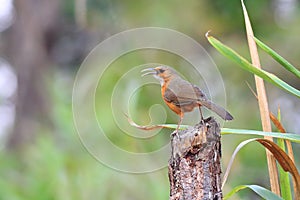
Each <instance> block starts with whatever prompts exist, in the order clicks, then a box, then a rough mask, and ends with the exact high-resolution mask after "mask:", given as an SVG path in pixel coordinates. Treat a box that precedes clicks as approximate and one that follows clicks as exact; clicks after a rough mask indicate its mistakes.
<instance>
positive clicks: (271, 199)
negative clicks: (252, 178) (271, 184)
mask: <svg viewBox="0 0 300 200" xmlns="http://www.w3.org/2000/svg"><path fill="white" fill-rule="evenodd" d="M245 188H249V189H251V190H252V191H253V192H255V193H256V194H258V195H259V196H260V197H262V198H264V199H268V200H283V199H282V198H281V197H279V196H277V195H276V194H274V193H273V192H271V191H270V190H268V189H266V188H263V187H261V186H259V185H239V186H237V187H235V188H234V189H233V190H232V191H230V192H229V193H228V194H227V195H225V196H224V198H223V199H224V200H226V199H228V198H229V197H231V196H232V195H234V194H235V193H237V192H238V191H240V190H243V189H245Z"/></svg>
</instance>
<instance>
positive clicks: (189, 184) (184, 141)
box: [168, 117, 222, 200]
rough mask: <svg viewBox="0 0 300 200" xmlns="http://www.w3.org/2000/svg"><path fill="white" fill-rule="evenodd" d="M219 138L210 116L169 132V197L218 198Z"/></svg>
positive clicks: (186, 199) (173, 199)
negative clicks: (177, 130) (176, 130)
mask: <svg viewBox="0 0 300 200" xmlns="http://www.w3.org/2000/svg"><path fill="white" fill-rule="evenodd" d="M220 139H221V135H220V127H219V124H218V123H217V122H216V121H215V119H214V118H211V117H210V118H208V119H205V120H203V121H201V122H200V123H198V124H196V125H195V126H194V127H190V128H188V129H186V130H182V131H179V132H178V133H176V132H173V134H172V136H171V146H172V155H171V159H170V160H169V166H168V168H169V181H170V200H194V199H202V200H206V199H207V200H219V199H222V190H221V164H220V159H221V141H220Z"/></svg>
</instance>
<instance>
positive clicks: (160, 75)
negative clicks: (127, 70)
mask: <svg viewBox="0 0 300 200" xmlns="http://www.w3.org/2000/svg"><path fill="white" fill-rule="evenodd" d="M142 73H143V74H142V76H146V75H153V76H154V77H155V78H156V79H158V80H159V82H160V83H161V84H163V83H165V82H166V81H168V80H169V79H170V78H171V77H172V76H178V75H177V73H176V71H175V70H174V69H172V68H171V67H167V66H158V67H155V68H147V69H144V70H142Z"/></svg>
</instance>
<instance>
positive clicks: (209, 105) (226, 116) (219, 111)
mask: <svg viewBox="0 0 300 200" xmlns="http://www.w3.org/2000/svg"><path fill="white" fill-rule="evenodd" d="M199 103H200V104H201V105H203V106H205V107H207V108H208V109H210V110H212V111H214V112H215V113H216V114H218V115H219V116H220V117H222V119H224V120H233V117H232V115H231V114H230V113H229V112H227V111H226V110H225V109H224V108H223V107H221V106H219V105H217V104H215V103H213V102H211V101H208V100H206V101H201V102H199Z"/></svg>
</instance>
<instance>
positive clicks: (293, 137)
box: [221, 128, 300, 143]
mask: <svg viewBox="0 0 300 200" xmlns="http://www.w3.org/2000/svg"><path fill="white" fill-rule="evenodd" d="M221 134H222V135H227V134H237V135H239V134H240V135H256V136H257V135H260V136H269V137H274V138H281V139H285V140H290V141H292V142H297V143H300V135H298V134H293V133H285V134H281V133H276V132H264V131H256V130H246V129H231V128H222V129H221Z"/></svg>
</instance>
